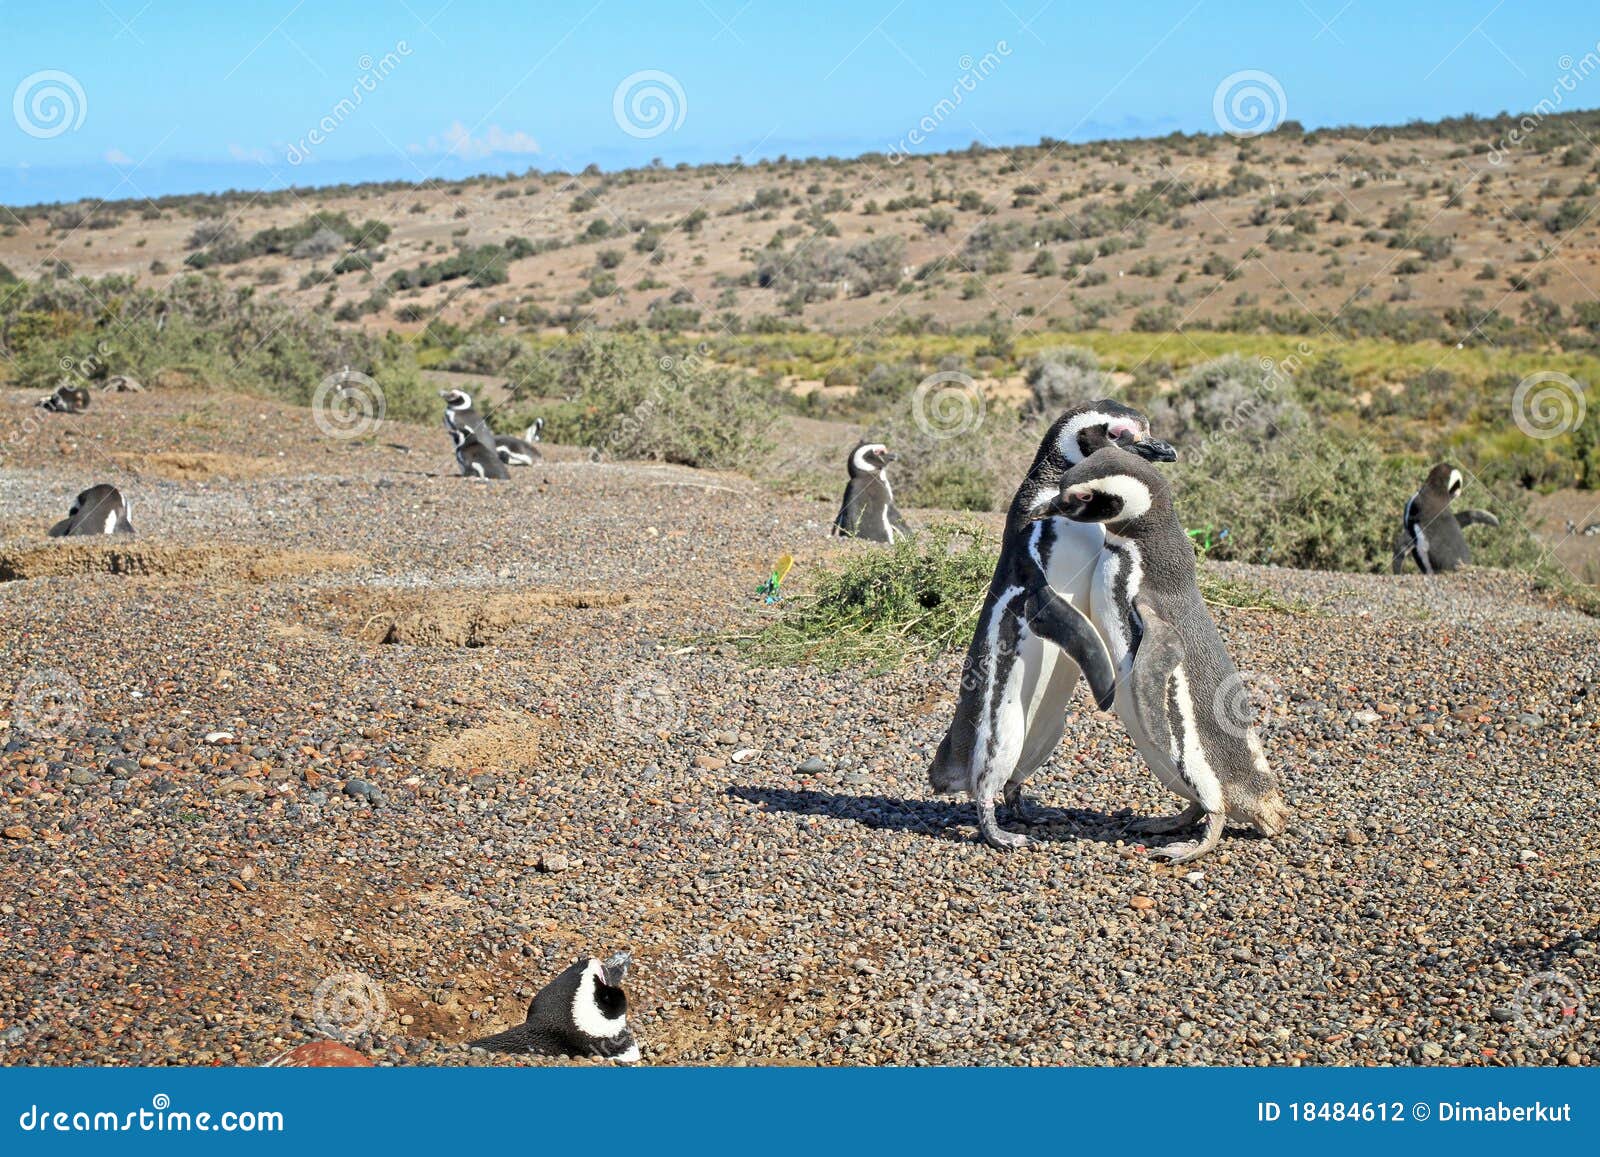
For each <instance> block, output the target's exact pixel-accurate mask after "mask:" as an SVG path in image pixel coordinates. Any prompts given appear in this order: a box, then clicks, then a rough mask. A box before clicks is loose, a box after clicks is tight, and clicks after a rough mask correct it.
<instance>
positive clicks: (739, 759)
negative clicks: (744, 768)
mask: <svg viewBox="0 0 1600 1157" xmlns="http://www.w3.org/2000/svg"><path fill="white" fill-rule="evenodd" d="M759 754H761V753H760V752H759V751H757V750H756V749H755V748H753V747H741V748H740V749H739V750H738V751H735V752H734V753H733V762H735V763H749V762H750V761H751V760H752V759H754V758H755V757H756V756H757V755H759Z"/></svg>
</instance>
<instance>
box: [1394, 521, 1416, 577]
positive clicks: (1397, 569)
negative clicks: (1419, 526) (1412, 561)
mask: <svg viewBox="0 0 1600 1157" xmlns="http://www.w3.org/2000/svg"><path fill="white" fill-rule="evenodd" d="M1416 549H1417V540H1416V539H1414V538H1412V537H1411V531H1410V530H1409V529H1408V528H1406V527H1404V526H1402V527H1401V528H1400V529H1399V530H1398V531H1397V532H1396V533H1395V536H1394V565H1393V567H1392V569H1393V571H1394V573H1395V574H1400V573H1401V572H1402V571H1404V570H1405V569H1406V559H1408V558H1410V557H1411V554H1412V552H1413V551H1415V550H1416Z"/></svg>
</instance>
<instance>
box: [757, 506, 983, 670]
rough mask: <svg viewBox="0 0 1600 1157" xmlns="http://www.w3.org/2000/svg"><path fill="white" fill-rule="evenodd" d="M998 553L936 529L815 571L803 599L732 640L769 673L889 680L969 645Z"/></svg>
mask: <svg viewBox="0 0 1600 1157" xmlns="http://www.w3.org/2000/svg"><path fill="white" fill-rule="evenodd" d="M999 553H1000V546H999V541H998V539H997V538H996V536H995V535H994V534H992V533H990V532H989V531H986V530H984V529H982V528H979V527H975V526H971V525H967V524H963V523H957V522H936V523H933V524H932V525H930V526H928V527H927V528H926V529H924V530H923V531H921V532H920V533H919V534H918V535H917V536H916V537H915V538H913V539H908V540H902V541H900V542H897V543H895V544H894V545H893V546H892V547H883V548H881V549H868V550H863V552H862V553H861V554H859V555H857V556H855V557H854V558H851V559H849V560H848V561H847V562H846V563H845V564H844V565H843V566H842V567H840V568H839V569H837V570H824V571H822V572H821V573H820V574H819V575H818V576H817V578H816V581H815V585H814V587H813V589H812V590H811V591H810V592H808V593H806V594H801V595H794V596H791V597H790V598H788V599H786V600H785V601H784V604H783V613H782V615H781V616H780V617H779V618H778V619H777V620H775V621H774V622H773V623H771V624H770V625H769V626H767V627H766V628H765V629H763V630H761V631H760V632H758V633H756V634H754V635H748V636H743V637H741V638H739V639H738V640H736V641H737V642H738V643H739V644H740V645H741V647H742V648H743V649H744V650H745V652H746V653H747V655H748V657H749V658H750V659H751V660H752V661H754V662H757V663H761V664H765V665H768V666H788V665H792V664H795V663H810V664H814V665H816V666H818V667H821V668H823V669H825V670H836V669H838V668H840V667H845V666H867V667H871V668H873V669H874V670H879V671H886V670H890V669H892V668H894V667H896V666H899V665H900V664H901V663H903V662H905V660H906V659H908V658H910V657H913V656H918V657H922V658H932V657H933V656H935V655H938V654H940V653H942V652H944V651H948V650H952V649H954V648H956V647H964V646H966V645H967V643H968V642H969V641H970V640H971V638H972V631H973V628H974V626H975V625H976V623H977V621H978V611H979V610H980V609H981V608H982V606H983V596H984V594H985V593H986V592H987V591H988V589H989V579H990V577H991V576H992V575H993V574H994V564H995V561H996V559H997V558H998V557H999Z"/></svg>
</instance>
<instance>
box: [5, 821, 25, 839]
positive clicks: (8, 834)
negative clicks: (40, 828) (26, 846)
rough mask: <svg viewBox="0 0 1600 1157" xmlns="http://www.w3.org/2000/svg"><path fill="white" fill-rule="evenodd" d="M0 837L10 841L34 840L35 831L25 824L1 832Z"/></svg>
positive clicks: (15, 825) (12, 826) (14, 825)
mask: <svg viewBox="0 0 1600 1157" xmlns="http://www.w3.org/2000/svg"><path fill="white" fill-rule="evenodd" d="M0 836H4V837H5V838H6V839H8V840H31V839H33V829H32V828H30V827H27V826H26V825H24V824H12V825H11V826H10V827H9V828H6V829H5V830H4V831H0Z"/></svg>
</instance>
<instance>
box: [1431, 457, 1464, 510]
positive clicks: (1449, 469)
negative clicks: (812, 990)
mask: <svg viewBox="0 0 1600 1157" xmlns="http://www.w3.org/2000/svg"><path fill="white" fill-rule="evenodd" d="M1461 484H1462V479H1461V471H1460V470H1457V469H1456V468H1455V467H1454V466H1452V465H1450V463H1448V462H1441V463H1439V464H1438V465H1437V466H1435V467H1434V468H1433V469H1432V470H1430V471H1428V480H1427V481H1426V482H1424V483H1423V487H1424V488H1425V489H1427V490H1432V491H1433V492H1434V493H1436V494H1438V495H1439V496H1440V497H1441V498H1443V499H1444V500H1445V501H1446V502H1449V501H1450V500H1451V499H1453V498H1455V497H1456V496H1457V495H1459V494H1460V493H1461Z"/></svg>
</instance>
